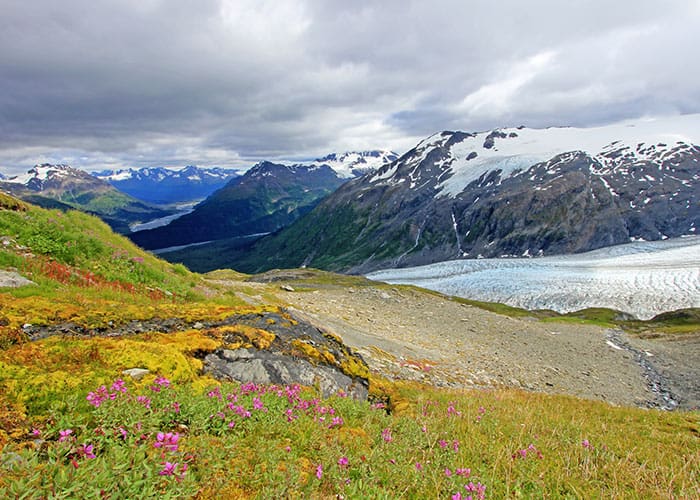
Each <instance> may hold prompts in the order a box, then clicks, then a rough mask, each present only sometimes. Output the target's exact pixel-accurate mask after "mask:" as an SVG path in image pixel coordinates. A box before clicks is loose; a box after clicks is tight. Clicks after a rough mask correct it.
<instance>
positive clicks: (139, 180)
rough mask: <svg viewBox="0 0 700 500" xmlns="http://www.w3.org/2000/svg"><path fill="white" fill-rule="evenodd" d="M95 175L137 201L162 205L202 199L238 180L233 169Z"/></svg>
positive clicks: (192, 168)
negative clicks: (233, 180)
mask: <svg viewBox="0 0 700 500" xmlns="http://www.w3.org/2000/svg"><path fill="white" fill-rule="evenodd" d="M92 175H94V176H95V177H97V178H98V179H102V180H103V181H107V182H109V183H110V184H111V185H112V186H114V187H116V188H117V189H119V190H120V191H122V192H124V193H127V194H128V195H130V196H133V197H134V198H138V199H139V200H143V201H146V202H148V203H155V204H160V205H168V204H174V203H184V202H190V201H196V200H202V199H204V198H206V197H207V196H209V195H210V194H212V193H213V192H214V191H216V190H217V189H220V188H222V187H223V186H225V185H226V183H228V182H229V181H230V180H232V179H235V178H237V177H239V174H238V173H237V172H236V171H234V170H229V169H225V168H216V167H214V168H201V167H196V166H191V165H190V166H187V167H185V168H183V169H181V170H175V169H170V168H163V167H151V168H140V169H133V168H130V169H122V170H103V171H101V172H94V173H93V174H92Z"/></svg>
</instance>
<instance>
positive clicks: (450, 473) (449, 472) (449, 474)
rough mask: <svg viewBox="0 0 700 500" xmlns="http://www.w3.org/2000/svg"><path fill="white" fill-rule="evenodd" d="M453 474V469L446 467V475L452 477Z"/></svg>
mask: <svg viewBox="0 0 700 500" xmlns="http://www.w3.org/2000/svg"><path fill="white" fill-rule="evenodd" d="M451 476H452V471H451V470H450V469H448V468H447V467H445V477H451Z"/></svg>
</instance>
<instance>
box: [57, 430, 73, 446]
mask: <svg viewBox="0 0 700 500" xmlns="http://www.w3.org/2000/svg"><path fill="white" fill-rule="evenodd" d="M58 434H59V436H60V437H59V438H58V442H59V443H60V442H63V441H68V440H69V439H70V438H71V434H73V429H65V430H62V431H58Z"/></svg>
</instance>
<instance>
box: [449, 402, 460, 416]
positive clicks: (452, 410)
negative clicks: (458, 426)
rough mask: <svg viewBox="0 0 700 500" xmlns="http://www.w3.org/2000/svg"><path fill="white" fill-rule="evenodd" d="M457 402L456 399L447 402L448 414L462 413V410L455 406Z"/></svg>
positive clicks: (458, 414)
mask: <svg viewBox="0 0 700 500" xmlns="http://www.w3.org/2000/svg"><path fill="white" fill-rule="evenodd" d="M455 404H456V403H455V402H454V401H450V402H449V403H448V404H447V414H448V415H456V416H460V415H461V414H462V412H461V411H458V410H457V409H456V408H455Z"/></svg>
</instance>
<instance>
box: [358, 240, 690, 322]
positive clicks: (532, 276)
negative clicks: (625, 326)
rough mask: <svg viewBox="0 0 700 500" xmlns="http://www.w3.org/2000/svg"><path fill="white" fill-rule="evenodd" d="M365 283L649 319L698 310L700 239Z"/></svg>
mask: <svg viewBox="0 0 700 500" xmlns="http://www.w3.org/2000/svg"><path fill="white" fill-rule="evenodd" d="M367 277H368V278H370V279H372V280H376V281H384V282H387V283H392V284H411V285H417V286H420V287H423V288H427V289H430V290H435V291H438V292H442V293H445V294H448V295H455V296H458V297H463V298H467V299H474V300H480V301H486V302H501V303H504V304H508V305H511V306H516V307H522V308H525V309H552V310H554V311H558V312H561V313H566V312H571V311H577V310H580V309H585V308H588V307H607V308H611V309H616V310H619V311H623V312H626V313H629V314H632V315H633V316H635V317H637V318H639V319H649V318H652V317H653V316H655V315H657V314H659V313H662V312H666V311H673V310H676V309H682V308H687V307H700V236H688V237H683V238H677V239H673V240H665V241H652V242H634V243H629V244H627V245H618V246H614V247H607V248H602V249H600V250H595V251H592V252H587V253H582V254H575V255H560V256H552V257H540V258H517V259H515V258H513V259H468V260H455V261H447V262H439V263H436V264H431V265H427V266H420V267H413V268H404V269H386V270H382V271H377V272H374V273H370V274H368V275H367Z"/></svg>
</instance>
